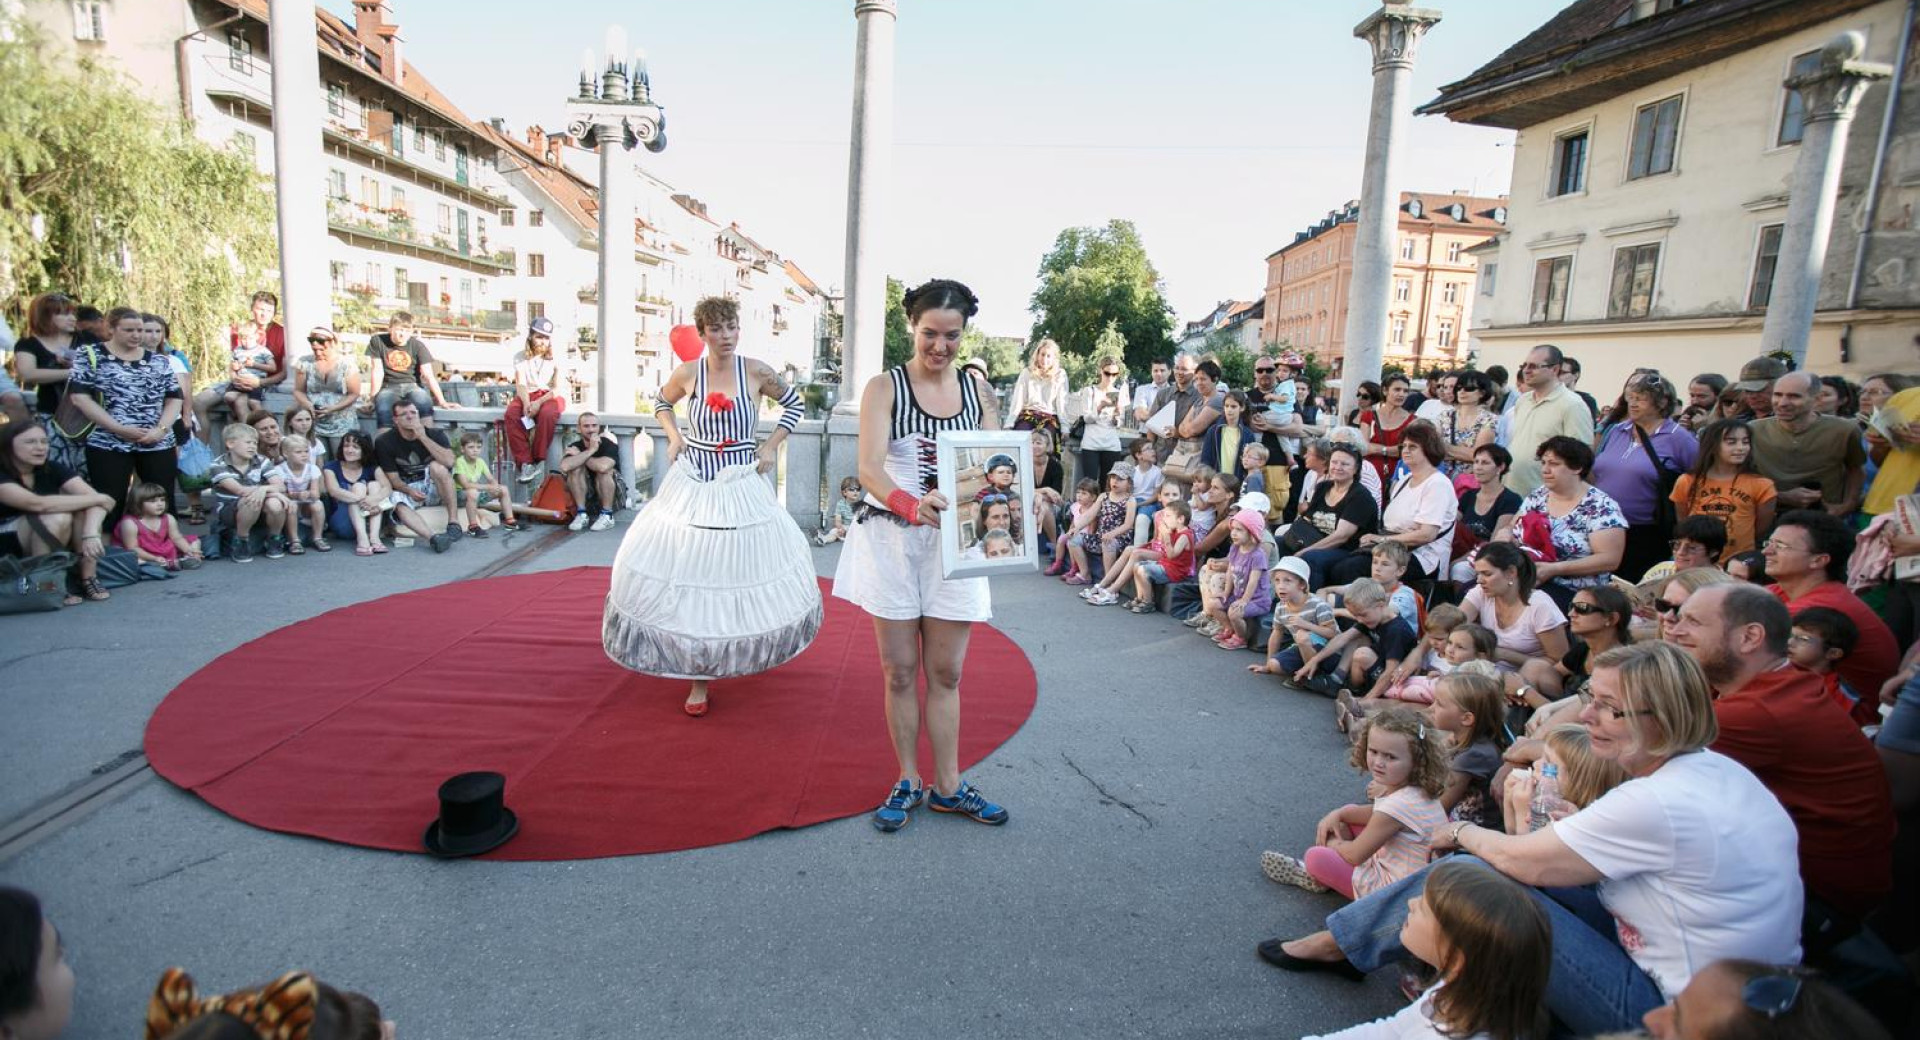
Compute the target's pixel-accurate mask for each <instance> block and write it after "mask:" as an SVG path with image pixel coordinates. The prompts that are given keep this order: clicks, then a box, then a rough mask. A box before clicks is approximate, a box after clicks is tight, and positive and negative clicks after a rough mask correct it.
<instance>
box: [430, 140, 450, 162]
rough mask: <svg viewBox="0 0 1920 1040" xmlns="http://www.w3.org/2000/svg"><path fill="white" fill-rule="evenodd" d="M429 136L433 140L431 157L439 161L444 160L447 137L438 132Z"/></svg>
mask: <svg viewBox="0 0 1920 1040" xmlns="http://www.w3.org/2000/svg"><path fill="white" fill-rule="evenodd" d="M431 137H432V140H433V157H434V158H435V159H438V160H440V161H441V162H445V161H446V158H447V139H446V138H444V137H442V136H440V135H439V134H433V135H431Z"/></svg>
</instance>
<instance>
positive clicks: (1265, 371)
mask: <svg viewBox="0 0 1920 1040" xmlns="http://www.w3.org/2000/svg"><path fill="white" fill-rule="evenodd" d="M1253 374H1254V375H1256V376H1270V375H1272V374H1273V366H1272V365H1268V366H1267V367H1265V368H1261V367H1260V366H1258V365H1255V366H1254V367H1253Z"/></svg>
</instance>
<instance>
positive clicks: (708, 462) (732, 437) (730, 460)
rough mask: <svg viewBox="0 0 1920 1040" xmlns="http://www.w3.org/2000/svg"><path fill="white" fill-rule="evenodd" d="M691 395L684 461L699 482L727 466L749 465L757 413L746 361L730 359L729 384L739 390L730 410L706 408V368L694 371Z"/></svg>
mask: <svg viewBox="0 0 1920 1040" xmlns="http://www.w3.org/2000/svg"><path fill="white" fill-rule="evenodd" d="M696 371H697V372H698V375H697V376H696V377H695V380H694V384H693V396H692V397H691V398H690V399H689V400H688V401H687V426H688V433H687V438H686V439H687V451H686V453H685V455H686V458H687V460H688V461H690V462H692V463H693V467H694V469H696V470H698V471H699V473H700V479H702V480H712V479H713V478H714V476H715V475H716V474H718V473H719V472H720V471H721V470H723V469H725V468H727V467H728V466H751V465H753V464H754V463H755V462H756V459H755V456H754V432H755V427H757V426H758V425H759V414H760V410H759V407H758V404H759V402H758V400H757V399H756V397H755V395H754V393H753V390H752V388H751V384H750V383H748V381H747V359H746V358H745V357H743V356H741V355H738V354H736V355H734V358H733V381H734V382H733V385H734V386H736V387H738V388H739V390H740V393H739V396H737V397H734V398H733V407H731V408H728V409H725V410H717V409H714V408H710V407H708V406H707V395H708V394H709V393H711V392H712V391H710V390H708V389H707V366H706V364H705V362H702V363H701V364H700V366H699V368H698V369H697V370H696Z"/></svg>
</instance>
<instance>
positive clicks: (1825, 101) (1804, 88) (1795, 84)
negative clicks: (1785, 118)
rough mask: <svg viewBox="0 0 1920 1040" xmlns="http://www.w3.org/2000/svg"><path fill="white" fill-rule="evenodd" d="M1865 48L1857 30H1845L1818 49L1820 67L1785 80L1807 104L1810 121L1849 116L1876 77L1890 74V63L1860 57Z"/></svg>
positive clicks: (1815, 121)
mask: <svg viewBox="0 0 1920 1040" xmlns="http://www.w3.org/2000/svg"><path fill="white" fill-rule="evenodd" d="M1866 50H1867V38H1866V37H1865V36H1862V35H1861V34H1860V33H1857V32H1844V33H1841V34H1840V35H1838V36H1836V37H1834V38H1833V42H1832V43H1829V44H1827V45H1826V47H1824V48H1822V49H1821V51H1820V67H1819V68H1817V69H1815V70H1814V71H1812V72H1809V73H1807V74H1806V75H1804V76H1794V77H1792V78H1790V79H1788V80H1787V81H1786V86H1787V89H1789V90H1797V91H1799V92H1800V96H1801V98H1802V99H1803V100H1804V102H1805V105H1806V116H1805V119H1806V121H1807V122H1809V123H1820V122H1830V121H1833V120H1836V119H1840V120H1844V119H1852V118H1853V113H1854V111H1855V110H1856V109H1857V108H1859V106H1860V99H1861V98H1862V97H1863V96H1865V94H1866V92H1867V88H1868V87H1870V86H1872V85H1873V82H1874V81H1875V80H1882V79H1887V78H1889V77H1891V76H1892V75H1893V67H1892V66H1891V65H1887V64H1884V63H1882V62H1877V61H1861V60H1860V55H1862V54H1865V53H1866Z"/></svg>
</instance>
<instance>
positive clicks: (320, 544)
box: [313, 538, 333, 552]
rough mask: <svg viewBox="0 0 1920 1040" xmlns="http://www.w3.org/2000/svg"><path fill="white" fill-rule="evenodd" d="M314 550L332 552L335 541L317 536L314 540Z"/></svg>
mask: <svg viewBox="0 0 1920 1040" xmlns="http://www.w3.org/2000/svg"><path fill="white" fill-rule="evenodd" d="M313 551H314V552H332V551H333V543H332V542H329V541H327V540H326V539H325V538H315V539H314V540H313Z"/></svg>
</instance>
